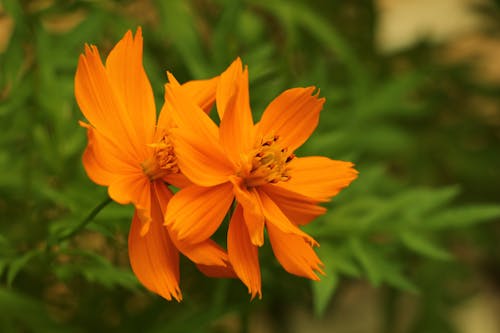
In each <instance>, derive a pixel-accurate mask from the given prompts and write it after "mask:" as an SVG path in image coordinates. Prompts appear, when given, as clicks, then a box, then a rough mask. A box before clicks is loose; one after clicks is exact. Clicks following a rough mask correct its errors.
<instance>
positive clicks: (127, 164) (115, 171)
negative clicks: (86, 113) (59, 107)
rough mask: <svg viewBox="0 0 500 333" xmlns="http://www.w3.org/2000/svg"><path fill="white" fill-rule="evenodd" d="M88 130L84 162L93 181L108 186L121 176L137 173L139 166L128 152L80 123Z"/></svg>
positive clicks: (88, 126)
mask: <svg viewBox="0 0 500 333" xmlns="http://www.w3.org/2000/svg"><path fill="white" fill-rule="evenodd" d="M80 125H81V126H82V127H85V128H87V139H88V144H87V147H86V149H85V152H84V153H83V157H82V161H83V166H84V168H85V171H86V172H87V175H88V176H89V178H90V179H92V181H94V182H95V183H97V184H99V185H104V186H108V185H109V184H111V183H112V182H113V180H114V179H115V178H116V177H118V176H120V175H127V174H130V173H134V172H137V170H139V164H137V163H135V162H134V161H133V160H131V159H130V157H127V154H126V151H124V150H123V149H122V148H121V147H119V146H116V145H115V144H114V143H113V142H112V141H110V140H108V139H107V138H106V137H104V136H103V135H101V134H100V133H99V132H97V131H96V130H95V129H94V128H93V127H91V126H90V125H88V124H85V123H83V122H80Z"/></svg>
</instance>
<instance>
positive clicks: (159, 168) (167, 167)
mask: <svg viewBox="0 0 500 333" xmlns="http://www.w3.org/2000/svg"><path fill="white" fill-rule="evenodd" d="M150 147H153V148H154V151H153V155H152V156H151V157H150V158H148V159H147V160H145V161H144V162H142V163H141V167H142V171H143V172H144V174H145V175H146V176H148V178H149V180H150V181H153V180H155V179H158V178H162V177H164V176H166V175H168V174H172V173H178V172H179V167H178V166H177V158H176V157H175V154H174V146H173V145H172V142H170V139H169V138H168V135H164V136H163V137H162V138H161V140H160V141H159V142H157V143H153V144H151V145H150Z"/></svg>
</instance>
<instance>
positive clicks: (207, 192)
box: [165, 183, 234, 244]
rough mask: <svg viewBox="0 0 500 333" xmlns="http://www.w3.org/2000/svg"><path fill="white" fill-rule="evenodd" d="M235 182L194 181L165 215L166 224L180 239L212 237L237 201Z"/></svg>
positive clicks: (180, 193) (200, 239) (177, 196)
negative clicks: (208, 184) (210, 183)
mask: <svg viewBox="0 0 500 333" xmlns="http://www.w3.org/2000/svg"><path fill="white" fill-rule="evenodd" d="M233 198H234V195H233V193H232V185H231V184H230V183H225V184H220V185H217V186H213V187H201V186H196V185H192V186H189V187H186V188H184V189H182V190H180V191H179V192H177V193H176V194H175V196H174V197H173V198H172V200H170V202H169V204H168V208H167V211H166V215H165V224H166V225H167V226H169V227H170V230H171V231H172V233H174V234H175V237H176V238H177V239H178V240H179V241H185V242H187V243H189V244H196V243H200V242H203V241H205V240H207V239H208V238H210V236H212V234H213V233H214V232H215V231H216V230H217V228H218V227H219V225H220V224H221V222H222V220H223V218H224V216H225V215H226V213H227V211H228V209H229V206H231V203H232V202H233Z"/></svg>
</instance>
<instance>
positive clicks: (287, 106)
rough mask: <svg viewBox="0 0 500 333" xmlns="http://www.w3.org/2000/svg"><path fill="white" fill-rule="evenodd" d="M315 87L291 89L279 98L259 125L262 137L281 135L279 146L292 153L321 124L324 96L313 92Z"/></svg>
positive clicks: (274, 101)
mask: <svg viewBox="0 0 500 333" xmlns="http://www.w3.org/2000/svg"><path fill="white" fill-rule="evenodd" d="M315 89H316V88H315V87H308V88H293V89H288V90H286V91H284V92H283V93H281V95H279V96H278V97H276V98H275V99H274V100H273V101H272V102H271V104H269V106H268V107H267V108H266V110H265V111H264V113H263V114H262V119H261V121H260V123H259V124H258V128H259V133H260V136H262V137H269V136H273V135H278V136H279V138H280V139H279V140H280V145H281V146H282V147H283V148H288V149H289V151H290V152H293V151H294V150H295V149H297V148H298V147H300V146H301V145H302V144H303V143H304V142H305V141H306V140H307V139H308V138H309V136H311V134H312V132H313V131H314V129H315V128H316V126H317V125H318V121H319V112H320V111H321V109H322V108H323V104H324V102H325V99H324V98H318V94H315V95H312V93H313V92H314V90H315Z"/></svg>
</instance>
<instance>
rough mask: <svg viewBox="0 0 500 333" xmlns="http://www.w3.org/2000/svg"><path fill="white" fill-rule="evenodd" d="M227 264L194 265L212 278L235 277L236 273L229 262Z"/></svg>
mask: <svg viewBox="0 0 500 333" xmlns="http://www.w3.org/2000/svg"><path fill="white" fill-rule="evenodd" d="M228 265H229V266H226V267H222V266H206V265H199V264H198V265H196V267H197V268H198V269H199V270H200V272H202V273H203V274H205V275H206V276H208V277H213V278H236V277H237V276H236V273H235V272H234V269H233V267H232V266H230V264H228Z"/></svg>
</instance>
